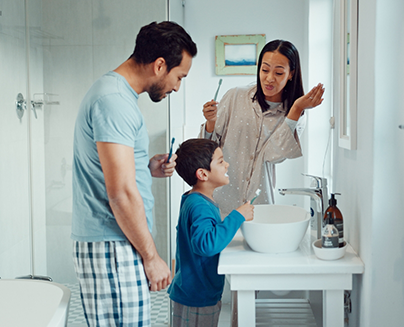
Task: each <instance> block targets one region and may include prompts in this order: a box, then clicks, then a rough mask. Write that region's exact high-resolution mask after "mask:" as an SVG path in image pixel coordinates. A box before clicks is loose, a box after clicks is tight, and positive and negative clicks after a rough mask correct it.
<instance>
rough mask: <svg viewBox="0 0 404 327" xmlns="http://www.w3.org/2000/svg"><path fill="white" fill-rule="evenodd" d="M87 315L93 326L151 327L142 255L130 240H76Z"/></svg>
mask: <svg viewBox="0 0 404 327" xmlns="http://www.w3.org/2000/svg"><path fill="white" fill-rule="evenodd" d="M73 259H74V265H75V269H76V275H77V278H78V280H79V282H80V287H81V296H82V301H83V307H84V315H85V317H86V320H87V323H88V325H89V326H90V327H91V326H108V327H112V326H124V327H129V326H150V325H151V322H150V293H149V286H148V281H147V279H146V276H145V273H144V269H143V264H142V260H141V257H140V256H139V254H138V253H137V252H136V250H135V249H134V248H133V246H131V244H130V243H129V242H128V241H115V242H113V241H111V242H93V243H87V242H74V250H73Z"/></svg>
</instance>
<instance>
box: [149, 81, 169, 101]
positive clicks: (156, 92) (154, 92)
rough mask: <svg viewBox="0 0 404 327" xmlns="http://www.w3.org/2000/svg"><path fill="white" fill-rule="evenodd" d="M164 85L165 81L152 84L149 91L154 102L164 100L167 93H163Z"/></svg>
mask: <svg viewBox="0 0 404 327" xmlns="http://www.w3.org/2000/svg"><path fill="white" fill-rule="evenodd" d="M164 87H165V85H164V82H163V81H161V82H158V83H154V84H153V85H152V86H150V89H149V91H148V93H149V97H150V99H151V100H152V101H153V102H160V101H161V100H163V98H164V95H165V93H163V90H164Z"/></svg>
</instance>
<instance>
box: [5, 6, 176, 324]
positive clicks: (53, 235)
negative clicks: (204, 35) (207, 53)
mask: <svg viewBox="0 0 404 327" xmlns="http://www.w3.org/2000/svg"><path fill="white" fill-rule="evenodd" d="M24 3H26V4H27V13H28V15H27V17H28V20H27V21H28V22H29V26H28V30H29V40H28V42H26V40H25V30H26V28H25V23H24V22H25V8H24V5H25V4H24ZM0 11H1V15H0V44H1V47H0V58H2V60H0V71H1V72H2V75H1V76H2V78H1V79H0V83H1V85H0V100H1V103H2V104H7V105H3V106H2V108H1V111H2V119H1V120H0V136H1V137H0V154H1V160H0V162H1V164H0V181H1V182H0V276H1V277H3V278H14V277H15V276H17V275H27V274H29V273H32V274H35V275H43V276H50V277H51V278H52V279H53V280H54V281H55V282H58V283H61V284H65V285H67V286H68V287H69V288H70V289H71V290H72V302H71V308H72V310H71V311H72V312H74V311H75V310H74V309H77V308H75V307H74V306H77V305H78V307H81V304H80V301H79V294H78V284H77V280H76V277H75V273H74V268H73V263H72V258H71V251H72V241H71V240H70V233H71V218H72V187H71V184H72V171H71V168H72V165H71V163H72V152H73V146H72V144H73V130H74V124H75V119H76V115H77V111H78V107H79V104H80V102H81V100H82V98H83V97H84V95H85V93H86V92H87V90H88V88H89V87H90V86H91V84H92V83H93V82H94V81H95V80H96V79H98V78H99V77H100V76H101V75H102V74H104V73H106V72H107V71H109V70H113V69H115V68H116V67H118V66H119V65H120V64H121V63H122V62H124V61H125V60H126V59H127V58H128V57H129V55H130V54H131V53H132V52H133V48H134V44H135V37H136V34H137V32H138V31H139V29H140V27H141V26H143V25H145V24H148V23H150V22H152V21H162V20H165V19H166V12H167V9H166V0H158V1H153V2H152V3H151V2H150V3H149V2H145V1H142V0H136V1H134V0H119V1H103V0H93V1H82V0H70V1H65V0H25V1H24V0H5V4H2V7H1V8H0ZM26 43H28V44H29V47H28V49H26V48H25V46H26ZM27 57H28V58H29V61H28V62H29V65H26V62H27V60H26V58H27ZM3 72H5V73H4V74H3ZM27 75H28V78H27ZM4 76H7V77H8V78H7V79H6V78H4ZM10 76H12V80H10ZM27 85H28V86H27ZM26 89H28V90H26ZM19 92H21V93H22V94H23V95H24V97H26V98H28V100H27V101H28V103H29V104H30V105H29V106H28V107H29V108H31V107H33V108H34V109H35V111H30V115H27V112H25V115H24V116H23V117H22V119H21V121H20V120H19V119H18V117H17V115H16V111H15V108H14V107H15V98H16V96H17V94H18V93H19ZM31 102H32V105H31ZM139 103H140V107H141V109H142V111H143V113H144V115H145V119H146V124H147V126H148V127H149V136H150V149H149V150H150V155H151V156H152V155H154V154H156V153H165V152H166V147H167V138H166V134H167V117H168V116H167V107H168V105H167V100H164V101H162V102H161V103H159V104H158V105H156V104H154V103H152V102H151V100H149V98H148V96H147V95H141V97H140V101H139ZM157 117H158V118H157ZM28 122H29V124H28ZM27 149H28V150H29V151H28V150H27ZM29 162H30V164H29ZM30 176H31V177H30ZM30 183H31V185H32V192H29V190H30V187H29V186H30ZM153 193H154V195H155V199H156V206H155V210H154V218H155V219H154V220H155V224H154V226H155V228H154V233H153V236H154V237H155V241H156V245H157V249H158V251H159V253H160V255H161V257H162V258H163V259H164V260H166V262H167V263H169V255H168V253H169V248H168V244H169V240H168V235H169V234H168V216H167V213H168V210H167V179H158V180H156V179H154V181H153ZM31 198H32V199H31ZM30 212H32V217H33V219H32V220H33V223H32V229H31V228H30V219H29V216H30ZM30 230H32V234H33V247H31V244H30V242H31V241H30V240H31V239H30V235H31V233H30ZM30 249H33V254H34V255H33V263H34V269H33V270H32V271H31V269H30ZM163 296H164V298H165V299H166V294H163ZM160 306H161V302H160ZM166 311H167V310H166ZM152 318H153V317H152ZM167 318H168V316H167ZM69 319H70V318H69ZM72 319H75V322H76V323H84V320H83V319H84V316H83V315H82V314H81V316H80V314H79V316H78V317H72ZM79 320H80V321H79ZM69 321H70V320H69ZM159 323H162V322H161V321H160V322H159ZM164 323H165V324H167V319H165V321H164Z"/></svg>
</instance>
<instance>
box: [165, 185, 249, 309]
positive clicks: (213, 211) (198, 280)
mask: <svg viewBox="0 0 404 327" xmlns="http://www.w3.org/2000/svg"><path fill="white" fill-rule="evenodd" d="M244 221H245V219H244V217H243V215H241V214H240V213H239V212H238V211H236V210H233V211H232V212H231V213H230V214H229V215H228V216H227V217H226V218H225V219H224V220H223V221H222V220H221V218H220V211H219V207H218V205H217V204H216V203H215V202H213V201H212V200H210V199H209V198H207V197H206V196H204V195H203V194H201V193H197V192H195V193H185V194H184V195H183V196H182V199H181V209H180V215H179V219H178V225H177V248H176V256H175V258H176V267H175V276H174V279H173V281H172V283H171V285H170V287H169V289H168V293H169V294H170V298H171V299H172V300H173V301H175V302H178V303H180V304H183V305H186V306H190V307H205V306H212V305H215V304H216V303H217V302H218V301H219V300H220V299H221V297H222V292H223V286H224V276H223V275H219V274H218V273H217V266H218V262H219V254H220V252H221V251H222V250H223V249H224V248H225V247H226V246H227V245H228V244H229V243H230V242H231V240H232V239H233V237H234V235H235V234H236V232H237V230H238V229H239V228H240V226H241V224H242V223H243V222H244Z"/></svg>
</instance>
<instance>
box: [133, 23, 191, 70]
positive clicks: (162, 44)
mask: <svg viewBox="0 0 404 327" xmlns="http://www.w3.org/2000/svg"><path fill="white" fill-rule="evenodd" d="M183 51H185V52H187V53H188V54H189V55H190V56H191V57H195V56H196V53H197V49H196V44H195V43H194V42H193V41H192V39H191V37H190V36H189V34H188V33H187V32H185V30H184V29H183V28H182V27H181V26H180V25H178V24H177V23H174V22H168V21H164V22H161V23H158V24H157V23H156V22H153V23H151V24H149V25H146V26H143V27H142V28H141V29H140V31H139V34H138V35H137V37H136V45H135V49H134V51H133V53H132V55H131V56H130V58H134V59H135V61H136V62H137V63H139V64H144V65H145V64H150V63H152V62H154V61H156V59H157V58H160V57H162V58H164V60H165V61H166V64H167V72H170V70H171V69H172V68H174V67H177V66H179V65H180V64H181V61H182V53H183Z"/></svg>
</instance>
